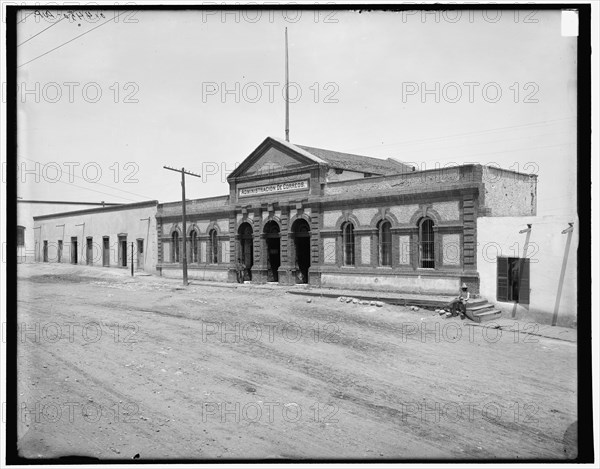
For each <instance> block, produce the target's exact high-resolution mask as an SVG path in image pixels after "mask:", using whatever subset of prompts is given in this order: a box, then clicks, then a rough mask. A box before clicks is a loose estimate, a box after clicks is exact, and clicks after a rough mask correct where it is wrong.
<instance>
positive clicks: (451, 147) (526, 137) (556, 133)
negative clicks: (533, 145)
mask: <svg viewBox="0 0 600 469" xmlns="http://www.w3.org/2000/svg"><path fill="white" fill-rule="evenodd" d="M566 132H567V131H563V132H552V133H543V134H538V135H535V136H534V137H535V138H539V137H543V136H546V135H552V136H555V135H561V134H564V133H566ZM523 139H532V136H531V135H524V136H522V137H513V138H502V139H499V140H491V141H489V140H488V141H484V142H473V141H468V142H464V143H460V144H458V145H452V146H448V145H445V144H444V146H441V147H430V148H417V149H410V150H404V151H406V152H409V153H410V154H413V153H422V152H428V153H432V152H435V151H444V152H446V153H447V150H449V149H455V148H462V147H472V146H477V145H490V144H492V143H503V142H512V141H515V140H523ZM424 143H426V142H424Z"/></svg>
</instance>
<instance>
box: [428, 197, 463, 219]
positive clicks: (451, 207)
mask: <svg viewBox="0 0 600 469" xmlns="http://www.w3.org/2000/svg"><path fill="white" fill-rule="evenodd" d="M431 208H432V209H433V210H435V211H436V212H437V213H438V215H439V216H440V218H441V219H442V220H443V221H452V220H459V219H460V208H459V206H458V201H449V202H435V203H433V204H431Z"/></svg>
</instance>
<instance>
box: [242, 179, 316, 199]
mask: <svg viewBox="0 0 600 469" xmlns="http://www.w3.org/2000/svg"><path fill="white" fill-rule="evenodd" d="M307 189H308V180H304V181H294V182H283V183H281V184H269V185H267V186H258V187H248V188H244V189H240V197H249V196H251V195H265V194H275V193H278V192H291V191H303V190H307Z"/></svg>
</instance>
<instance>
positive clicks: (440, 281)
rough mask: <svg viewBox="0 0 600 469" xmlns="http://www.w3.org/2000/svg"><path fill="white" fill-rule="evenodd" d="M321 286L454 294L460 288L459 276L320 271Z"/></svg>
mask: <svg viewBox="0 0 600 469" xmlns="http://www.w3.org/2000/svg"><path fill="white" fill-rule="evenodd" d="M321 286H322V287H324V288H344V289H348V290H354V289H356V290H374V291H385V292H398V293H431V294H437V295H454V294H456V292H457V291H458V290H459V288H460V278H457V277H431V276H421V275H415V276H410V277H408V276H406V277H404V276H383V275H355V274H340V273H325V272H324V273H322V274H321Z"/></svg>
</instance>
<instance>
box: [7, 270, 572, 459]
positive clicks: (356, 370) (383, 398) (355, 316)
mask: <svg viewBox="0 0 600 469" xmlns="http://www.w3.org/2000/svg"><path fill="white" fill-rule="evenodd" d="M18 295H19V298H18V319H19V324H20V327H19V339H18V340H19V342H18V344H19V347H18V349H19V350H18V380H19V381H18V394H19V412H20V420H19V435H18V437H19V448H20V454H21V455H22V456H26V457H32V458H38V457H59V456H62V455H73V454H77V455H87V456H93V457H98V458H111V459H113V458H123V459H132V458H140V459H146V458H159V459H160V458H187V459H204V458H223V459H225V458H369V459H373V458H396V459H397V458H417V459H420V458H424V459H430V458H448V459H453V458H461V459H471V458H476V459H481V458H491V459H494V458H519V459H528V458H557V459H563V458H567V457H574V456H575V454H574V451H575V449H574V448H575V446H574V445H575V438H576V436H575V435H574V433H573V429H574V428H575V427H574V425H573V424H574V423H575V422H576V420H577V414H576V372H577V368H576V344H574V343H572V342H567V341H560V340H554V339H547V338H543V337H535V336H530V335H528V334H526V333H518V332H507V331H499V330H493V329H485V328H482V327H479V326H474V325H468V324H467V322H468V321H460V320H454V319H449V320H444V319H440V318H438V317H437V316H434V315H433V314H432V312H429V311H425V310H421V311H418V312H415V311H411V310H410V309H409V308H402V307H398V306H387V305H386V306H383V307H376V306H370V305H360V304H352V303H349V304H348V303H340V302H339V301H337V300H335V299H328V298H314V299H312V300H311V302H308V300H307V298H306V297H304V296H299V295H290V294H286V293H285V289H283V288H273V289H262V288H256V287H252V286H248V285H243V286H237V287H236V286H235V285H229V286H225V285H221V286H204V285H191V286H189V287H188V288H187V289H185V290H183V289H181V287H179V283H178V282H177V281H174V280H167V279H163V278H159V277H136V278H135V279H133V280H132V279H130V278H128V277H127V273H126V272H123V271H120V270H117V269H103V268H94V267H83V266H67V265H65V266H56V265H39V264H38V265H21V266H19V291H18ZM521 332H524V331H521Z"/></svg>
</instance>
